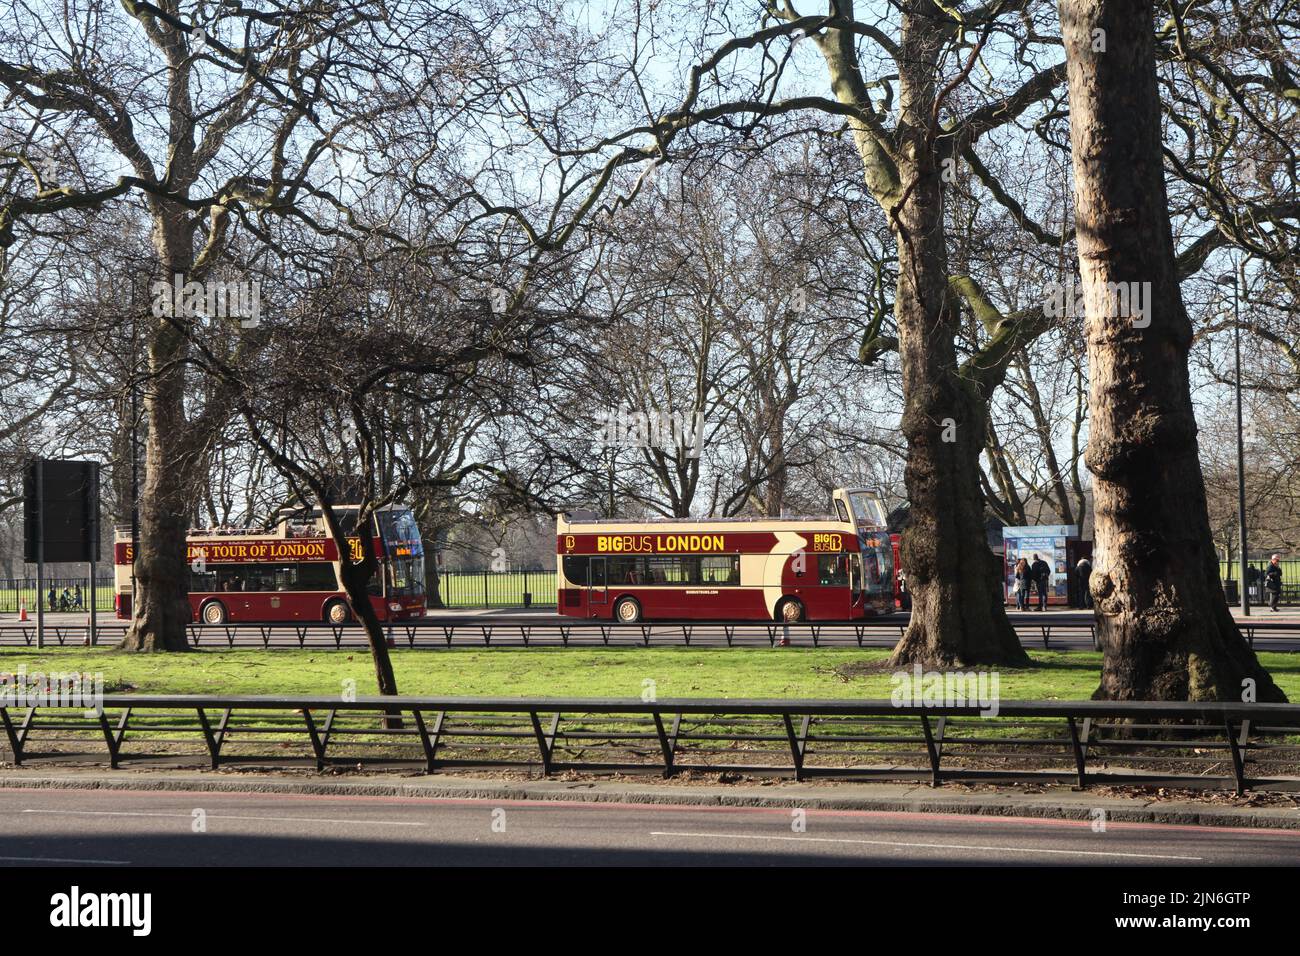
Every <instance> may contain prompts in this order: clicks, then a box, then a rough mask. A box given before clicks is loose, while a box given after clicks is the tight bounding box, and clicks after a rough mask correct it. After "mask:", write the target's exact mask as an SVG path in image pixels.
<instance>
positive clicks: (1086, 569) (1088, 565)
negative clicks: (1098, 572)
mask: <svg viewBox="0 0 1300 956" xmlns="http://www.w3.org/2000/svg"><path fill="white" fill-rule="evenodd" d="M1074 570H1075V573H1076V574H1077V575H1078V576H1079V605H1080V606H1081V607H1084V608H1091V607H1092V588H1090V587H1089V586H1088V585H1089V582H1090V581H1091V580H1092V562H1091V561H1089V560H1088V559H1087V558H1086V557H1083V558H1080V559H1079V563H1078V564H1076V565H1075V566H1074Z"/></svg>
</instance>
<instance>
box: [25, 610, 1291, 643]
mask: <svg viewBox="0 0 1300 956" xmlns="http://www.w3.org/2000/svg"><path fill="white" fill-rule="evenodd" d="M1010 618H1011V622H1012V626H1013V627H1015V629H1016V632H1017V634H1019V635H1020V638H1021V640H1022V642H1026V643H1030V642H1032V643H1034V644H1041V645H1042V647H1043V648H1044V649H1047V650H1050V649H1051V648H1052V647H1053V643H1052V642H1053V640H1055V641H1056V645H1055V646H1057V647H1072V646H1073V647H1079V646H1084V647H1088V646H1091V647H1094V648H1095V647H1096V646H1097V635H1096V624H1095V623H1094V618H1093V616H1092V615H1091V614H1086V613H1079V614H1051V615H1037V614H1030V615H1014V614H1013V615H1010ZM907 623H908V618H907V615H894V616H891V617H885V618H880V619H877V620H868V621H855V622H852V623H835V622H825V623H809V622H799V623H795V624H786V623H783V622H765V621H758V622H747V623H735V622H711V621H653V622H645V623H641V624H616V623H614V622H612V621H597V620H587V619H583V618H569V617H562V616H559V615H553V616H545V617H543V616H524V615H518V614H500V615H464V616H456V615H436V614H435V615H433V616H430V617H424V618H416V619H413V620H409V621H397V622H394V623H392V624H389V625H387V626H386V630H387V634H388V636H389V638H390V639H391V641H392V643H393V644H394V645H398V646H402V645H404V646H406V647H411V648H414V647H438V646H442V647H452V646H481V647H499V646H518V647H534V646H537V647H547V646H550V647H601V646H607V647H608V646H628V645H640V646H643V647H650V646H658V645H682V646H688V647H713V646H718V647H746V646H748V647H776V646H786V645H789V646H794V647H800V646H803V647H848V646H856V647H892V646H893V645H894V644H896V643H897V642H898V639H899V638H900V637H901V636H902V635H903V633H904V632H905V631H906V629H907ZM1238 623H1239V624H1240V626H1241V629H1242V632H1243V633H1244V634H1245V635H1246V638H1247V640H1248V641H1249V642H1250V644H1251V646H1252V647H1254V646H1255V645H1256V643H1257V642H1262V644H1264V645H1267V644H1269V643H1271V642H1274V641H1295V640H1297V639H1300V623H1294V622H1286V621H1276V620H1270V619H1267V618H1264V619H1261V620H1251V621H1239V622H1238ZM125 629H126V622H125V621H120V620H116V619H110V620H106V621H100V622H98V625H97V627H96V628H95V633H94V636H93V640H92V639H91V634H90V626H89V625H88V624H87V623H84V622H81V621H76V622H71V623H60V622H55V621H49V622H46V626H45V635H46V636H45V642H46V644H49V645H53V646H59V647H67V646H74V645H86V644H94V645H99V644H105V643H116V642H117V641H119V640H121V638H122V634H123V632H124V631H125ZM188 635H189V641H190V644H191V645H192V646H194V647H202V648H216V647H222V646H225V647H265V648H271V647H297V648H308V647H322V648H324V647H333V648H335V649H343V648H357V647H364V646H366V635H365V632H364V631H363V630H362V629H361V627H360V625H358V624H355V623H349V624H326V623H324V622H311V623H302V624H296V623H273V624H257V623H251V624H190V625H188ZM36 643H37V634H36V622H35V621H30V620H29V621H27V622H25V623H17V622H3V623H0V646H4V645H18V646H26V647H32V646H35V645H36Z"/></svg>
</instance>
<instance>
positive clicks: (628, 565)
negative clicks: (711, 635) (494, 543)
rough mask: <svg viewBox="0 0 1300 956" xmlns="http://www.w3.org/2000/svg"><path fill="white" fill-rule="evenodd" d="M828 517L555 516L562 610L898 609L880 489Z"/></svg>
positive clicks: (839, 495)
mask: <svg viewBox="0 0 1300 956" xmlns="http://www.w3.org/2000/svg"><path fill="white" fill-rule="evenodd" d="M832 500H833V502H834V506H835V510H836V514H835V515H832V516H828V517H821V518H780V519H776V518H772V519H705V520H701V521H684V520H680V519H664V520H639V521H632V520H629V521H618V520H597V519H582V518H572V517H570V516H568V515H561V516H560V517H559V518H558V519H557V521H556V552H557V559H556V566H557V574H556V583H557V592H558V593H557V603H558V605H559V610H560V613H561V614H567V615H570V616H573V617H584V618H606V619H608V618H612V619H614V620H617V621H620V622H622V623H626V624H631V623H635V622H637V621H642V620H652V619H665V618H669V619H672V618H689V619H697V620H765V621H771V620H783V621H791V622H793V621H803V620H809V621H847V620H856V619H861V618H866V617H874V616H876V615H880V614H888V613H891V612H892V611H893V610H894V570H893V569H894V552H893V545H892V543H891V541H890V536H889V533H888V531H887V530H886V525H885V512H884V506H883V503H882V502H881V499H880V496H879V495H878V494H876V493H875V492H873V491H867V490H866V489H860V488H854V489H845V488H840V489H836V491H835V492H834V494H833V498H832Z"/></svg>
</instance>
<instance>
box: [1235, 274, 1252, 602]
mask: <svg viewBox="0 0 1300 956" xmlns="http://www.w3.org/2000/svg"><path fill="white" fill-rule="evenodd" d="M1232 341H1233V350H1234V352H1235V353H1236V364H1237V526H1238V527H1239V528H1240V529H1241V613H1242V614H1243V615H1245V616H1246V617H1249V616H1250V594H1249V590H1250V589H1249V584H1248V583H1247V581H1248V579H1247V577H1246V569H1247V560H1246V555H1247V551H1246V441H1245V435H1244V433H1243V431H1242V416H1241V294H1240V286H1239V284H1238V278H1237V274H1236V273H1233V276H1232Z"/></svg>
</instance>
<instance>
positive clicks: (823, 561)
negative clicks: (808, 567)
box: [817, 554, 849, 586]
mask: <svg viewBox="0 0 1300 956" xmlns="http://www.w3.org/2000/svg"><path fill="white" fill-rule="evenodd" d="M848 565H849V562H848V555H845V554H819V555H817V583H818V584H826V585H840V586H842V585H845V584H848V583H849V566H848Z"/></svg>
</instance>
